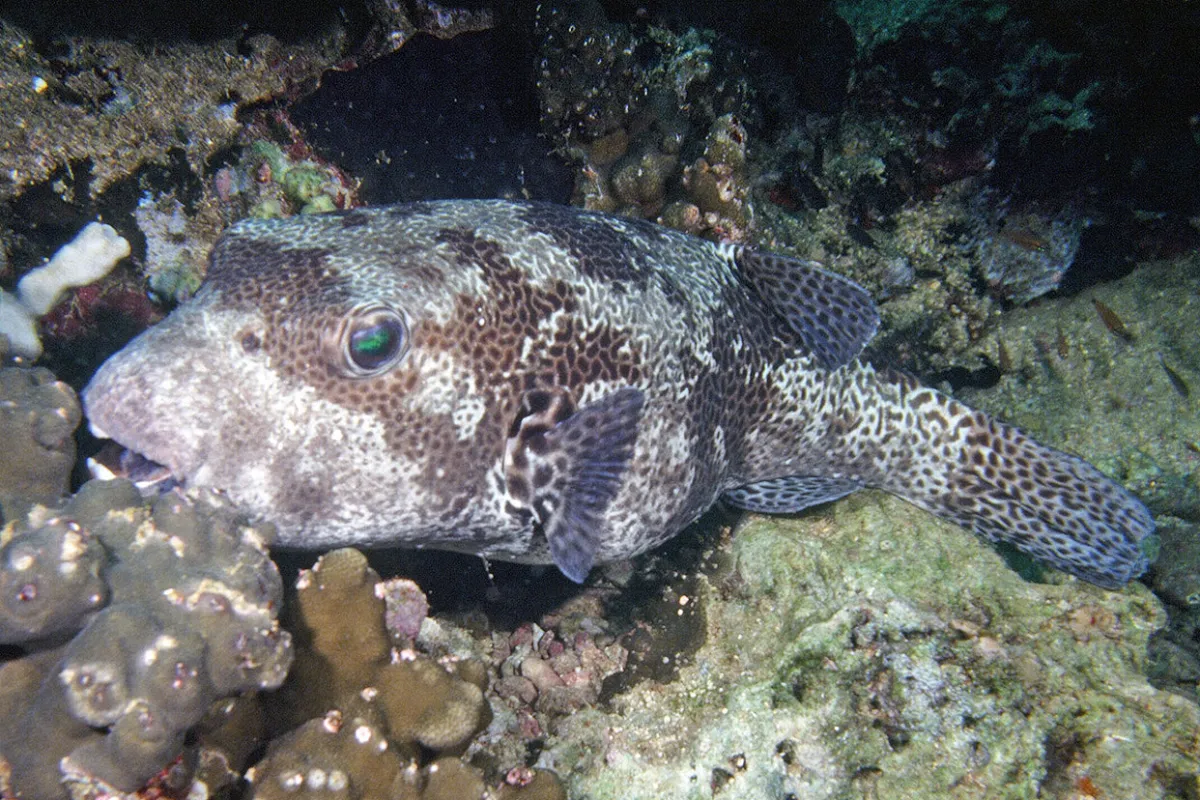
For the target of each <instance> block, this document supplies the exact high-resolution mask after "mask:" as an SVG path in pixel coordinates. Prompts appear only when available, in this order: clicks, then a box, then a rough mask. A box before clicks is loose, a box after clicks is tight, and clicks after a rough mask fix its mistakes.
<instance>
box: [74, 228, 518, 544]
mask: <svg viewBox="0 0 1200 800" xmlns="http://www.w3.org/2000/svg"><path fill="white" fill-rule="evenodd" d="M389 213H392V214H394V210H389V209H381V210H378V211H354V212H348V213H346V214H335V215H322V216H319V217H304V218H293V219H289V220H281V221H250V222H245V223H241V224H239V225H237V226H235V227H234V228H232V229H231V230H230V231H229V232H227V233H226V235H225V236H224V237H223V238H222V240H221V241H220V242H219V243H218V244H217V246H216V247H215V248H214V252H213V256H212V260H211V266H210V269H209V272H208V274H207V276H206V279H205V283H204V284H203V286H202V287H201V289H200V291H199V292H198V293H197V295H196V297H194V298H193V299H191V300H190V301H188V302H187V303H185V304H183V305H182V306H180V307H179V308H177V309H176V310H175V311H173V312H172V313H171V314H170V315H169V316H168V317H167V319H166V320H164V321H163V322H161V323H159V324H158V325H156V326H154V327H152V328H150V329H148V330H147V331H145V332H143V333H142V334H141V335H140V336H139V337H137V338H136V339H135V340H134V341H132V342H130V343H129V344H128V345H127V346H126V347H125V348H124V349H123V350H122V351H120V352H118V353H117V354H116V355H114V356H113V357H112V358H110V359H109V360H108V361H107V362H105V363H104V364H103V365H102V367H101V368H100V369H99V371H98V372H97V373H96V375H95V376H94V378H93V379H92V381H91V382H90V384H89V385H88V386H87V388H86V389H85V390H84V393H83V400H84V405H85V409H86V413H87V416H88V418H89V421H90V423H91V425H92V427H93V430H94V431H95V432H96V433H97V434H99V435H102V436H105V437H109V438H111V439H113V440H115V441H116V442H117V443H119V444H120V445H122V446H124V447H125V448H127V449H129V450H132V451H135V452H137V453H138V454H140V455H142V456H144V457H145V458H147V459H150V460H151V461H154V462H158V463H159V464H162V465H164V466H165V467H167V468H168V469H169V470H170V472H171V473H172V474H173V475H174V476H175V478H176V479H178V480H179V481H180V482H182V483H183V484H185V485H189V486H190V485H196V486H209V487H214V488H217V489H221V490H223V491H225V492H226V493H228V495H229V496H230V497H231V499H232V500H233V501H234V502H236V503H237V504H239V505H240V506H241V507H242V508H243V509H244V510H245V511H247V512H249V513H251V514H252V515H255V516H260V517H263V518H266V519H269V520H271V521H273V522H275V523H276V525H277V528H278V530H279V541H280V543H281V544H283V545H287V546H300V547H311V548H324V547H329V546H335V545H341V544H360V545H362V544H366V545H369V544H377V543H382V542H383V541H388V542H393V541H397V539H398V538H400V539H402V540H403V541H404V542H405V543H408V544H420V543H421V542H423V541H428V542H429V543H431V544H432V543H440V544H444V542H443V541H442V540H443V538H444V535H445V531H446V530H452V529H456V528H460V527H462V525H463V519H462V515H463V514H465V513H467V509H468V506H472V507H478V505H479V502H480V500H481V498H484V499H486V497H487V495H488V492H489V488H490V484H489V472H490V471H492V470H493V468H494V469H495V470H499V461H500V458H501V457H502V455H503V450H504V440H505V436H506V434H505V425H506V423H505V422H504V421H503V420H502V419H501V412H504V411H507V413H511V406H512V405H513V403H515V402H516V400H515V399H511V400H510V399H506V398H508V395H509V394H511V392H509V391H508V389H507V388H506V387H504V386H491V385H485V384H484V382H483V381H482V379H481V377H480V375H481V373H480V370H479V369H478V368H473V367H472V365H471V364H469V363H467V361H466V359H465V357H464V356H463V355H462V352H463V348H461V347H456V346H453V345H454V344H455V342H454V341H452V340H454V339H461V333H456V331H459V330H460V329H461V328H462V327H464V326H465V325H468V324H475V325H477V326H484V327H486V325H487V323H488V320H489V319H491V318H492V317H494V315H495V314H497V313H503V311H502V310H497V309H495V308H490V307H485V304H484V301H483V300H481V299H480V298H481V297H482V296H483V295H482V293H481V292H480V291H479V287H478V286H476V285H475V284H474V283H473V279H474V277H473V274H472V272H471V270H469V269H466V268H464V266H463V262H462V259H456V258H454V257H453V253H452V252H450V251H449V250H446V249H445V248H442V247H441V246H440V245H439V244H438V242H437V237H436V235H435V234H432V233H429V231H427V230H425V228H424V227H422V226H421V225H420V224H417V223H414V224H413V225H408V224H406V223H405V220H403V219H397V218H395V217H394V216H389ZM426 234H428V235H426ZM471 320H474V322H471ZM502 407H504V408H502Z"/></svg>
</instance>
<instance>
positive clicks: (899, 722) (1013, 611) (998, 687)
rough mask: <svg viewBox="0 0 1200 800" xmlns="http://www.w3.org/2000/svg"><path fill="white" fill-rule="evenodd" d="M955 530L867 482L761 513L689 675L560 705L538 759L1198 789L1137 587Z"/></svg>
mask: <svg viewBox="0 0 1200 800" xmlns="http://www.w3.org/2000/svg"><path fill="white" fill-rule="evenodd" d="M956 533H960V532H958V531H956V530H953V529H952V528H950V527H949V526H946V525H943V524H941V523H938V522H936V521H933V520H929V519H928V518H926V517H923V516H921V515H920V514H919V513H916V512H914V511H913V510H912V509H909V508H907V507H905V506H904V505H903V504H902V503H899V502H897V501H896V500H894V499H893V498H890V497H884V496H882V495H879V494H875V493H865V494H862V495H855V496H853V497H852V498H849V499H847V500H842V501H840V502H838V503H836V504H833V505H831V506H829V507H828V509H827V510H825V511H823V512H816V513H812V514H806V515H804V516H801V517H798V518H794V519H791V520H781V519H771V520H768V519H765V518H753V519H752V520H751V521H750V522H749V523H748V524H747V525H745V526H744V527H742V528H741V529H740V530H738V531H737V533H736V535H735V536H734V537H733V538H732V541H731V542H729V543H728V544H722V545H720V548H719V552H717V553H715V554H714V555H713V558H712V559H711V561H712V562H715V564H716V566H715V567H708V568H705V569H704V570H703V574H701V575H700V577H699V581H698V583H697V586H696V590H695V592H694V593H693V594H692V595H690V599H691V603H693V604H696V605H699V606H702V607H703V610H704V614H703V619H704V620H705V623H704V624H705V631H706V636H705V638H704V642H703V644H702V645H701V647H700V649H699V650H698V651H697V652H696V653H695V654H694V656H693V657H692V658H690V659H683V660H681V665H680V667H679V669H678V673H677V676H678V677H677V678H676V679H675V680H674V681H672V682H670V683H665V684H664V683H663V682H661V681H645V682H642V683H639V684H637V685H634V686H632V687H631V688H629V689H628V691H626V692H623V693H621V694H618V695H616V696H614V697H612V699H611V700H610V702H609V704H608V705H607V706H601V707H596V708H585V709H580V710H576V711H574V712H573V713H572V714H570V715H567V716H563V717H560V718H557V719H555V720H553V721H552V723H551V725H550V727H549V728H548V730H547V732H546V734H547V735H546V741H545V749H544V750H543V753H542V761H541V762H540V763H545V764H547V765H550V766H555V767H557V768H559V769H561V770H563V771H564V772H566V773H567V777H568V783H569V788H570V790H571V791H572V793H573V794H574V793H578V794H580V795H586V796H587V797H590V798H595V800H604V799H605V798H624V797H681V798H702V797H705V798H706V797H714V796H716V797H720V798H723V799H725V798H729V799H731V800H739V799H740V798H756V800H757V799H758V798H764V797H768V798H780V799H782V798H785V797H789V796H792V797H828V798H832V797H844V796H851V795H854V796H858V795H867V796H876V797H948V796H955V797H990V796H997V795H1000V794H1003V795H1004V796H1035V795H1037V794H1038V793H1039V791H1040V792H1041V793H1042V794H1043V795H1050V796H1068V795H1066V794H1065V792H1068V791H1069V790H1070V789H1071V788H1072V787H1074V786H1076V785H1078V782H1080V781H1084V780H1088V781H1091V783H1092V784H1094V785H1095V786H1096V787H1099V789H1100V791H1101V792H1103V795H1104V796H1114V797H1115V796H1137V797H1145V798H1157V797H1161V798H1166V797H1181V796H1183V797H1186V796H1189V793H1190V792H1194V789H1195V779H1196V777H1195V776H1196V775H1197V774H1198V772H1200V747H1198V744H1197V740H1196V737H1195V731H1196V730H1197V725H1200V709H1198V708H1197V706H1196V705H1195V703H1194V702H1190V701H1188V700H1184V699H1183V698H1181V697H1178V696H1176V695H1173V694H1171V693H1168V692H1161V691H1157V690H1155V689H1154V688H1152V687H1151V686H1150V685H1149V684H1148V683H1147V682H1146V678H1145V675H1144V669H1145V646H1146V641H1147V638H1148V637H1149V636H1150V634H1151V633H1152V632H1153V631H1154V630H1155V629H1157V628H1158V627H1160V626H1161V625H1162V624H1163V622H1164V615H1163V613H1162V609H1161V606H1160V605H1159V604H1158V602H1157V601H1156V600H1155V599H1154V598H1153V596H1152V595H1150V593H1149V592H1148V591H1147V590H1146V589H1145V587H1142V586H1140V585H1137V584H1134V585H1131V588H1130V589H1128V590H1127V591H1124V592H1120V593H1113V592H1105V591H1101V590H1097V589H1095V588H1093V587H1089V586H1086V585H1084V584H1081V583H1079V582H1077V581H1075V580H1071V579H1066V580H1061V581H1060V582H1059V583H1053V584H1037V583H1029V582H1026V581H1024V580H1022V579H1021V578H1019V577H1018V576H1017V575H1016V574H1014V573H1012V572H1011V571H1009V570H1007V569H1005V568H1004V567H1003V565H1002V564H1001V563H1000V560H999V557H998V556H997V555H996V554H995V553H994V552H992V551H991V549H990V548H989V547H988V546H986V545H984V544H982V543H981V542H979V541H976V540H972V539H971V538H970V537H964V536H961V535H958V536H955V535H954V534H956ZM726 548H728V552H727V553H726V552H722V551H724V550H725V549H726ZM651 635H653V633H652V634H651ZM1147 764H1155V765H1156V766H1155V768H1154V769H1153V770H1151V771H1149V772H1147V769H1146V765H1147ZM1183 787H1191V788H1183Z"/></svg>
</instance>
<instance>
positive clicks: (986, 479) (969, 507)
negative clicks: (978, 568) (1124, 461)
mask: <svg viewBox="0 0 1200 800" xmlns="http://www.w3.org/2000/svg"><path fill="white" fill-rule="evenodd" d="M950 404H951V405H953V406H957V407H958V409H959V410H961V411H964V412H966V414H967V415H968V416H967V417H966V419H967V420H968V421H967V422H966V424H963V425H961V426H960V429H959V430H960V433H961V434H962V437H961V439H960V442H961V449H960V453H959V459H958V463H957V464H955V465H954V466H953V468H952V469H951V471H950V474H949V479H948V482H947V483H946V491H945V492H944V493H943V494H941V495H940V496H939V497H937V498H936V502H932V503H928V504H927V507H929V508H930V510H932V511H935V512H936V513H938V514H940V515H941V516H945V517H948V518H950V519H953V520H954V521H956V522H958V523H959V524H960V525H962V526H964V527H966V528H969V529H971V530H973V531H975V532H976V533H978V534H980V535H981V536H984V537H985V538H987V539H990V540H992V541H1000V542H1008V543H1010V544H1012V545H1014V546H1016V547H1017V548H1018V549H1020V550H1023V551H1025V552H1027V553H1029V554H1030V555H1033V556H1035V557H1037V558H1040V559H1042V560H1044V561H1047V562H1049V563H1050V564H1052V565H1053V566H1055V567H1057V568H1058V569H1061V570H1063V571H1065V572H1069V573H1071V574H1072V575H1076V576H1078V577H1080V578H1083V579H1084V580H1086V581H1091V582H1092V583H1095V584H1097V585H1099V586H1103V587H1106V588H1110V589H1115V588H1118V587H1121V586H1124V585H1125V584H1126V583H1128V582H1129V581H1130V580H1132V579H1133V578H1136V577H1137V576H1139V575H1141V574H1142V573H1143V572H1145V570H1146V567H1147V566H1149V563H1150V560H1149V557H1148V554H1147V552H1146V551H1147V550H1148V549H1149V548H1148V547H1146V546H1145V545H1146V544H1147V543H1146V542H1145V539H1146V537H1148V536H1150V535H1151V534H1153V533H1154V520H1153V518H1152V517H1151V516H1150V512H1149V511H1147V510H1146V507H1145V506H1144V505H1142V504H1141V502H1139V501H1138V500H1137V498H1135V497H1134V496H1133V495H1131V494H1130V493H1129V492H1127V491H1125V490H1124V489H1123V488H1121V487H1120V486H1118V485H1117V484H1116V483H1114V482H1113V481H1111V480H1110V479H1108V478H1107V477H1105V476H1104V475H1103V474H1102V473H1101V472H1100V471H1099V470H1098V469H1096V468H1095V467H1093V466H1092V465H1091V464H1089V463H1087V462H1086V461H1084V460H1083V459H1081V458H1076V457H1075V456H1072V455H1068V454H1067V453H1063V452H1061V451H1059V450H1055V449H1053V448H1051V447H1047V446H1045V445H1043V444H1040V443H1039V442H1037V441H1034V440H1033V439H1032V438H1030V437H1029V436H1027V435H1026V434H1024V433H1023V432H1021V431H1020V430H1018V429H1017V428H1014V427H1012V426H1010V425H1005V424H1003V423H1000V422H997V421H995V420H993V419H990V418H989V417H988V416H987V415H985V414H983V413H981V412H972V411H970V409H967V408H966V407H965V406H961V405H960V404H958V403H954V401H950ZM922 505H926V503H922Z"/></svg>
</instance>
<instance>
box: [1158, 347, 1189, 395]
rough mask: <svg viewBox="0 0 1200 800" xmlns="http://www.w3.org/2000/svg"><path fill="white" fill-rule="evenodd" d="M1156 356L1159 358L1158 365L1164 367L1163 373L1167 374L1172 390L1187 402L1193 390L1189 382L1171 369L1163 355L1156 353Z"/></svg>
mask: <svg viewBox="0 0 1200 800" xmlns="http://www.w3.org/2000/svg"><path fill="white" fill-rule="evenodd" d="M1154 355H1156V356H1157V357H1158V363H1159V364H1161V365H1162V368H1163V372H1165V373H1167V380H1168V381H1170V383H1171V388H1172V389H1174V390H1175V394H1177V395H1179V396H1180V397H1182V398H1183V399H1184V400H1187V399H1188V398H1189V397H1191V396H1192V390H1191V387H1189V386H1188V385H1187V381H1185V380H1184V379H1183V377H1182V376H1180V374H1179V373H1178V372H1176V371H1175V370H1173V369H1171V366H1170V365H1169V364H1168V363H1167V360H1166V359H1165V358H1163V354H1162V353H1155V354H1154Z"/></svg>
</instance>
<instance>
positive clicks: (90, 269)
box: [0, 222, 129, 359]
mask: <svg viewBox="0 0 1200 800" xmlns="http://www.w3.org/2000/svg"><path fill="white" fill-rule="evenodd" d="M128 255H129V242H127V241H126V240H125V239H123V238H121V236H120V234H118V233H117V232H116V231H115V230H114V229H113V228H112V226H110V225H103V224H101V223H99V222H91V223H89V224H87V225H85V226H84V228H83V230H81V231H80V232H79V233H78V234H77V235H76V236H75V238H74V239H72V240H71V241H69V242H67V243H66V244H65V245H63V246H62V247H61V248H59V250H58V252H56V253H55V254H54V257H53V258H51V259H50V261H49V262H48V263H46V264H43V265H42V266H40V267H37V268H35V269H32V270H30V271H29V272H27V273H25V276H24V277H23V278H21V280H20V282H19V283H18V284H17V296H16V299H15V302H14V300H13V298H11V297H9V296H8V295H7V294H5V293H3V291H2V290H0V336H4V337H7V338H8V341H9V346H10V347H11V348H12V350H13V352H15V353H16V354H17V355H20V356H24V357H25V358H30V359H35V358H37V357H38V356H39V355H41V353H42V342H41V339H40V338H39V337H38V331H37V318H38V317H43V316H45V315H46V314H48V313H49V312H50V310H51V309H53V308H54V307H55V306H56V305H57V304H58V302H59V301H60V300H61V299H62V297H63V293H64V292H66V291H67V290H68V289H72V288H74V287H77V286H86V285H87V284H89V283H92V282H93V281H97V280H99V279H100V278H102V277H104V276H105V275H107V274H108V273H109V271H110V270H112V268H113V267H114V266H116V264H117V262H118V261H120V260H121V259H123V258H125V257H126V256H128Z"/></svg>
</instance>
